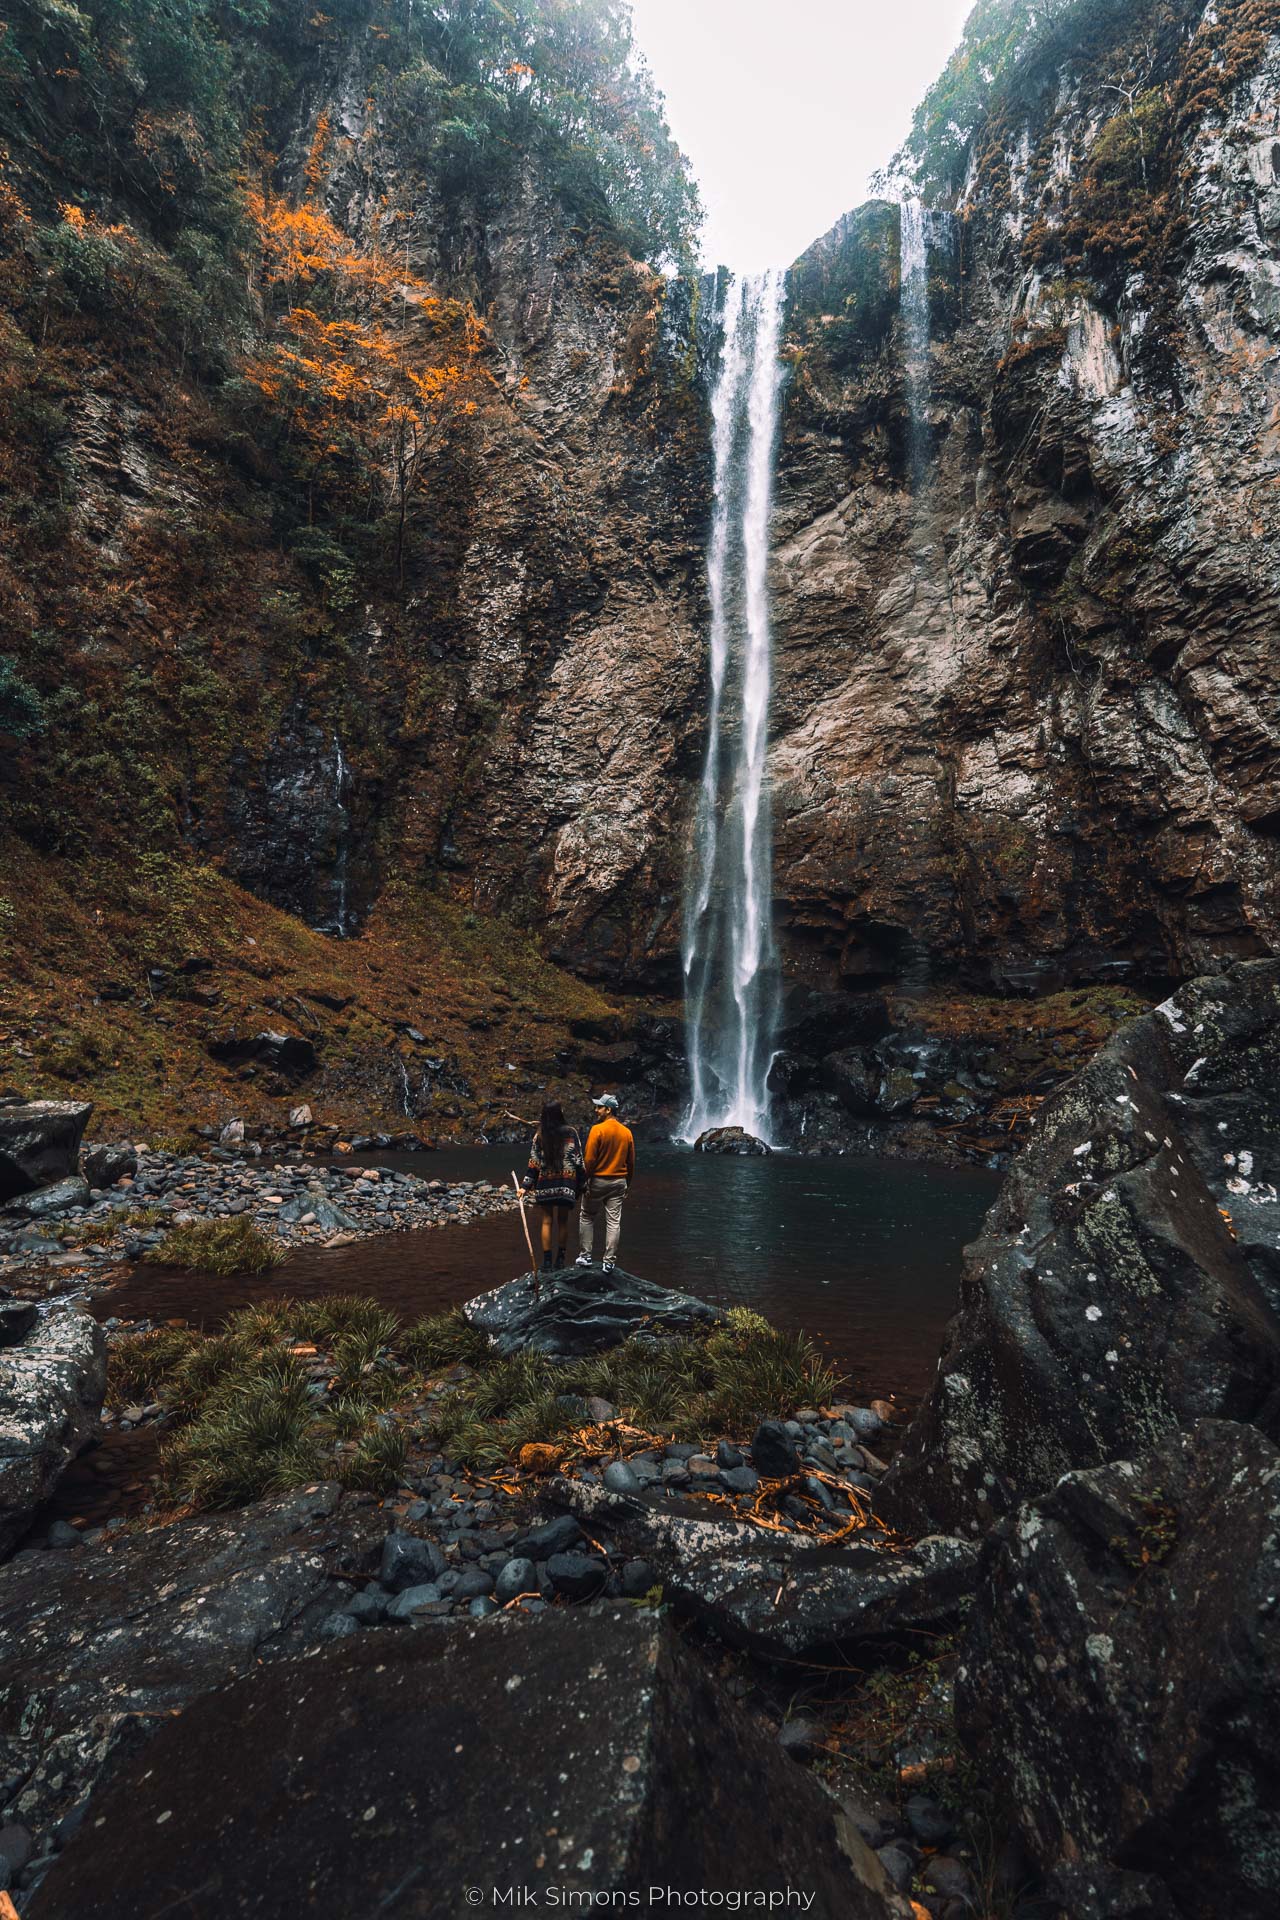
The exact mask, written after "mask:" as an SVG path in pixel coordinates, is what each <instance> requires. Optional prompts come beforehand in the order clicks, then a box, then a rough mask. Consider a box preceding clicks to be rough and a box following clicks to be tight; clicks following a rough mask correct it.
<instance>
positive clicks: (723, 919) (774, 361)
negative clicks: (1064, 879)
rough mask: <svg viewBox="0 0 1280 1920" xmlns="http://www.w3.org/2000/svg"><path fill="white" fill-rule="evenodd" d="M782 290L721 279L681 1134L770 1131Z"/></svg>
mask: <svg viewBox="0 0 1280 1920" xmlns="http://www.w3.org/2000/svg"><path fill="white" fill-rule="evenodd" d="M785 291H786V276H785V274H783V273H782V272H781V271H779V270H772V271H770V272H768V273H763V274H759V275H755V276H752V277H749V278H737V277H735V278H734V279H733V280H731V281H730V282H729V285H728V288H727V290H726V294H725V302H724V310H723V315H722V320H723V345H722V348H721V357H720V366H719V369H718V372H717V376H716V382H715V387H714V391H713V394H712V400H711V413H712V423H713V437H712V456H713V464H714V483H715V493H714V505H713V510H712V518H711V533H710V539H709V542H708V547H707V594H708V601H709V606H710V616H711V624H710V645H709V652H710V667H711V682H710V693H709V703H708V714H707V752H706V761H705V764H704V767H703V774H702V783H701V786H700V788H699V793H698V805H697V816H696V820H695V825H694V838H693V851H692V859H691V862H690V870H689V877H688V886H687V892H686V899H685V923H684V950H683V960H684V988H685V1015H686V1022H687V1031H688V1048H689V1072H690V1078H691V1082H692V1091H691V1099H690V1104H689V1110H688V1113H687V1115H686V1117H685V1122H684V1128H683V1132H684V1135H685V1137H686V1138H688V1139H696V1138H697V1136H698V1134H699V1133H701V1132H703V1131H704V1130H705V1129H706V1128H707V1127H720V1126H740V1127H745V1128H746V1130H747V1131H748V1133H754V1134H756V1135H757V1136H758V1137H760V1138H762V1139H764V1140H768V1138H769V1090H768V1078H769V1068H770V1065H771V1064H772V1059H773V1050H774V1033H775V1029H776V1024H777V992H778V980H777V952H776V947H775V943H774V935H773V906H772V903H773V836H772V829H771V822H770V814H769V792H768V784H767V780H766V771H765V756H766V752H767V748H768V723H769V693H770V678H771V668H772V661H771V643H770V633H769V590H768V563H769V511H770V506H771V503H772V495H773V463H774V448H775V441H776V439H777V429H778V402H779V397H780V394H781V388H782V368H781V363H780V361H779V358H778V345H779V339H780V335H781V328H782V309H783V300H784V296H785Z"/></svg>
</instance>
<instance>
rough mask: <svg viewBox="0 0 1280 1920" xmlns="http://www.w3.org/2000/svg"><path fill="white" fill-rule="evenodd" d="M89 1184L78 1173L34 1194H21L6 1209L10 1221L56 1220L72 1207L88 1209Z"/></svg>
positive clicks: (41, 1188)
mask: <svg viewBox="0 0 1280 1920" xmlns="http://www.w3.org/2000/svg"><path fill="white" fill-rule="evenodd" d="M88 1204H89V1182H88V1181H87V1180H85V1179H84V1178H83V1177H82V1175H80V1174H78V1173H72V1174H68V1176H67V1178H66V1179H65V1180H56V1181H55V1182H54V1184H53V1185H52V1186H49V1187H37V1188H36V1189H35V1191H34V1192H32V1193H20V1194H19V1195H18V1196H17V1198H16V1199H14V1200H10V1201H9V1202H8V1205H7V1206H6V1208H5V1211H6V1213H7V1214H8V1215H9V1217H10V1219H15V1220H54V1219H56V1218H57V1216H58V1215H59V1214H60V1213H68V1212H70V1210H71V1208H72V1207H87V1206H88Z"/></svg>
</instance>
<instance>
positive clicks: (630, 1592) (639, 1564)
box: [620, 1560, 658, 1600]
mask: <svg viewBox="0 0 1280 1920" xmlns="http://www.w3.org/2000/svg"><path fill="white" fill-rule="evenodd" d="M657 1584H658V1578H657V1575H656V1574H655V1573H654V1570H653V1568H652V1567H651V1566H650V1564H649V1562H648V1561H647V1560H628V1561H627V1562H626V1564H625V1565H624V1567H623V1569H622V1577H621V1581H620V1585H621V1588H622V1592H623V1595H624V1597H625V1598H626V1599H628V1600H643V1599H644V1597H645V1595H646V1594H647V1593H651V1592H652V1591H653V1588H654V1587H655V1586H656V1585H657Z"/></svg>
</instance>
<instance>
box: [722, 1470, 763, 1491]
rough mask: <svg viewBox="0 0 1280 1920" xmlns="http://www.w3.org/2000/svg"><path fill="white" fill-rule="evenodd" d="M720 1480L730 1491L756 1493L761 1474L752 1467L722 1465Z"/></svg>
mask: <svg viewBox="0 0 1280 1920" xmlns="http://www.w3.org/2000/svg"><path fill="white" fill-rule="evenodd" d="M720 1482H721V1485H722V1486H724V1487H725V1488H727V1490H728V1491H729V1492H730V1493H754V1492H755V1490H756V1488H757V1487H758V1486H759V1485H760V1476H759V1474H758V1473H756V1472H755V1471H754V1469H753V1468H751V1467H722V1468H721V1470H720Z"/></svg>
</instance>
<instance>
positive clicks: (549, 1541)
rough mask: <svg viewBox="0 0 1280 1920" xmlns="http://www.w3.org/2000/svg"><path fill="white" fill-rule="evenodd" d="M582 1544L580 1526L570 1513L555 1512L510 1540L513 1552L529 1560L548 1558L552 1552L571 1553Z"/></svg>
mask: <svg viewBox="0 0 1280 1920" xmlns="http://www.w3.org/2000/svg"><path fill="white" fill-rule="evenodd" d="M581 1544H582V1528H581V1527H580V1526H579V1525H578V1523H577V1521H576V1520H575V1519H574V1518H573V1517H572V1515H570V1514H567V1513H561V1514H557V1515H556V1517H555V1519H554V1520H547V1521H544V1522H543V1524H542V1525H541V1526H537V1527H533V1528H531V1529H530V1530H529V1532H527V1533H522V1534H519V1535H518V1536H517V1538H516V1539H514V1540H513V1541H512V1542H511V1551H512V1553H513V1554H517V1555H520V1556H522V1557H527V1558H528V1559H530V1560H549V1559H550V1558H551V1556H552V1554H553V1553H572V1552H573V1551H574V1549H575V1548H577V1547H579V1546H581Z"/></svg>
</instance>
